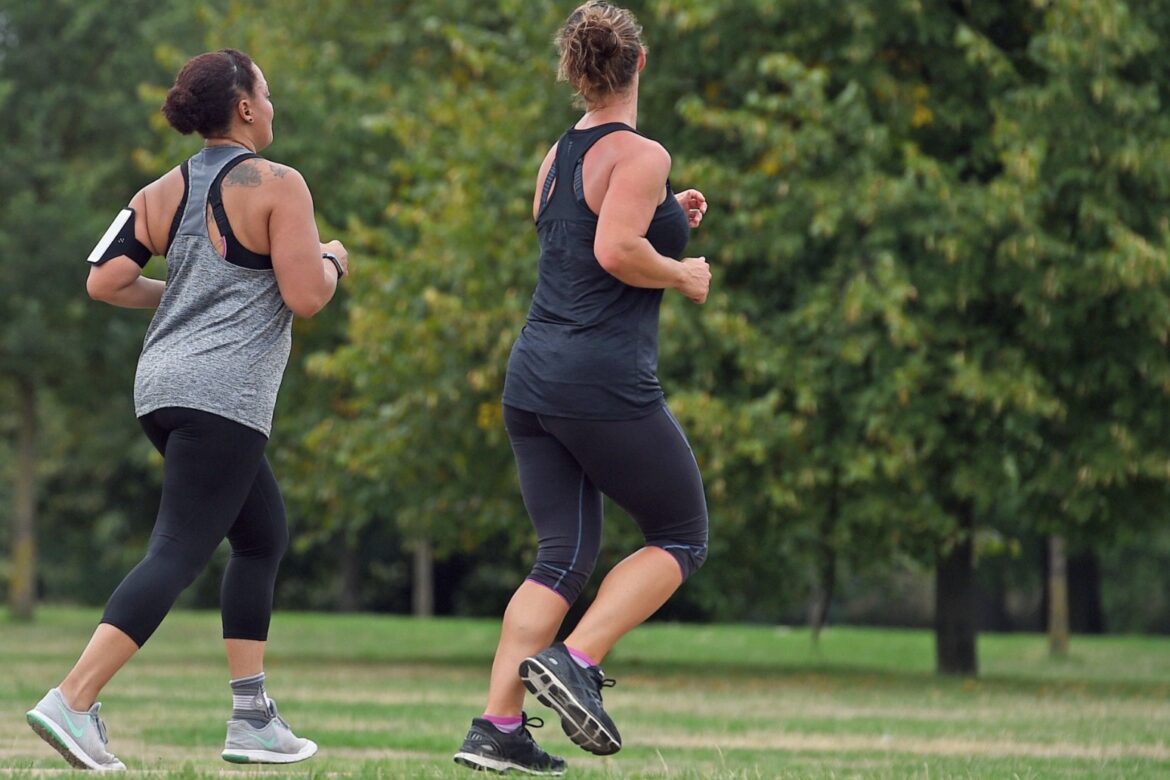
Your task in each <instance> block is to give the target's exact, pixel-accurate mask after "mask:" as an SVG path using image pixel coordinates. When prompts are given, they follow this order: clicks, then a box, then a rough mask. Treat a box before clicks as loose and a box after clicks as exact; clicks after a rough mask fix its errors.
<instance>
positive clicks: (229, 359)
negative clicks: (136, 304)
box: [134, 146, 293, 436]
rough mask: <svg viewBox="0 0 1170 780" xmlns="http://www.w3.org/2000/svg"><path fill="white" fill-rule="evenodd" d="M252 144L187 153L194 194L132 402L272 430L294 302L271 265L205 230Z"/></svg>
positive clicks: (143, 409)
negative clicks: (233, 254) (235, 165)
mask: <svg viewBox="0 0 1170 780" xmlns="http://www.w3.org/2000/svg"><path fill="white" fill-rule="evenodd" d="M243 154H249V152H248V150H247V149H243V148H241V147H238V146H212V147H207V148H205V149H203V150H202V151H201V152H199V153H198V154H196V155H195V156H194V157H192V158H191V159H190V160H189V161H188V163H187V169H188V175H187V194H186V197H185V198H184V199H183V203H182V204H181V205H180V207H179V208H180V209H182V212H181V215H176V222H177V224H178V228H177V230H175V233H174V238H173V240H172V241H171V244H170V247H169V248H168V249H167V286H166V290H165V291H164V292H163V296H162V301H161V302H160V303H159V306H158V311H157V312H155V315H154V319H153V320H151V323H150V328H148V329H147V331H146V338H145V341H144V343H143V346H142V355H141V357H139V359H138V372H137V374H136V375H135V378H134V411H135V414H137V415H138V416H139V417H142V416H143V415H145V414H149V413H150V412H153V411H155V410H156V409H162V408H164V407H168V406H179V407H185V408H189V409H198V410H200V411H204V412H211V413H212V414H218V415H220V416H221V417H226V418H227V419H229V420H233V421H235V422H238V423H241V424H242V425H246V426H248V427H249V428H254V429H256V430H258V431H260V432H261V433H263V434H264V435H265V436H268V435H269V433H270V432H271V430H272V412H273V409H274V407H275V406H276V394H277V392H278V391H279V390H280V382H281V379H282V378H283V376H284V369H285V366H286V365H287V363H288V354H289V349H290V347H291V344H292V318H293V314H292V311H291V310H290V309H289V308H288V306H287V305H285V303H284V299H283V298H281V297H280V290H279V289H278V288H277V286H276V275H275V274H274V273H273V271H272V269H271V268H266V269H254V268H245V267H243V266H240V265H233V264H232V263H231V262H229V261H228V260H227V259H225V258H224V257H222V256H220V254H219V252H217V251H216V249H215V247H214V246H213V245H212V243H211V240H210V239H209V238H208V235H207V213H208V211H207V200H208V194H209V192H210V191H211V190H212V184H213V183H217V177H218V176H219V174H220V172H221V171H223V169H224V168H225V167H226V166H228V165H229V163H231V161H232V160H234V159H235V158H237V157H239V156H240V155H243Z"/></svg>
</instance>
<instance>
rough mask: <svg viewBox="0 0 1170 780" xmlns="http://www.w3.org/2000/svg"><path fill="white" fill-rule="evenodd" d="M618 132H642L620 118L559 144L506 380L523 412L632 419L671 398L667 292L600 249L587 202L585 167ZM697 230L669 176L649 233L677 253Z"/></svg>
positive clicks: (510, 398) (572, 132)
mask: <svg viewBox="0 0 1170 780" xmlns="http://www.w3.org/2000/svg"><path fill="white" fill-rule="evenodd" d="M615 132H633V133H636V132H637V130H635V129H634V128H632V127H630V126H629V125H625V124H622V123H620V122H611V123H608V124H603V125H598V126H597V127H591V128H587V129H585V130H577V129H569V130H568V131H566V132H565V134H564V135H562V136H561V138H560V141H558V143H557V152H556V158H555V160H554V161H553V164H552V166H551V167H550V169H549V172H548V177H547V178H546V179H545V182H544V187H543V189H542V191H541V197H540V204H539V209H538V214H537V218H536V233H537V237H538V238H539V240H540V261H539V264H538V270H537V282H536V291H535V292H534V293H533V296H532V305H531V307H530V308H529V310H528V319H527V321H526V322H525V323H524V328H523V330H521V331H520V336H519V338H517V339H516V342H515V344H513V346H512V353H511V355H510V357H509V359H508V370H507V374H506V375H505V378H504V403H505V404H507V405H509V406H513V407H516V408H517V409H523V410H525V411H529V412H536V413H537V414H546V415H550V416H555V417H571V418H575V419H584V420H632V419H637V418H639V417H644V416H645V415H647V414H650V413H651V412H653V411H654V410H656V409H657V408H659V407H660V406H661V405H662V402H663V393H662V387H661V385H660V384H659V382H658V310H659V305H660V303H661V301H662V290H655V289H646V288H641V287H631V286H630V285H627V284H624V283H622V282H621V281H619V280H618V279H617V277H615V276H613V275H611V274H610V273H609V272H607V271H606V270H605V269H604V268H602V267H601V265H600V264H599V263H598V262H597V256H596V255H595V254H594V253H593V241H594V239H595V238H596V236H597V215H596V214H594V213H593V211H592V210H591V209H590V208H589V205H588V204H587V203H586V202H585V189H584V181H583V178H584V177H583V174H582V164H583V160H584V158H585V153H586V152H588V151H589V149H591V148H592V147H593V145H594V144H595V143H597V142H598V141H599V140H601V139H602V138H604V137H605V136H607V135H609V134H610V133H615ZM554 182H555V186H554ZM570 185H571V186H570ZM689 237H690V227H689V226H688V224H687V216H686V214H685V213H684V212H683V210H682V207H681V206H680V205H679V203H678V201H677V200H675V197H674V191H673V190H672V189H671V186H670V182H669V181H667V182H666V200H664V201H663V202H662V203H661V204H659V205H658V208H657V209H655V211H654V216H653V218H652V219H651V221H650V225H649V226H648V228H647V230H646V239H647V240H648V241H649V242H650V244H651V246H653V247H654V249H655V250H656V251H657V252H658V253H660V254H662V255H665V256H667V257H672V258H674V259H676V260H677V259H678V258H680V257H682V253H683V250H685V249H686V245H687V239H688V238H689Z"/></svg>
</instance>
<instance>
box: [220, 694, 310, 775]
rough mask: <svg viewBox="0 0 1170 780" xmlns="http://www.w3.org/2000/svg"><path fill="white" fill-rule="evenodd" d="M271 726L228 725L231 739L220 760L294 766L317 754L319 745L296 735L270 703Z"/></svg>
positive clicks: (231, 722) (274, 704)
mask: <svg viewBox="0 0 1170 780" xmlns="http://www.w3.org/2000/svg"><path fill="white" fill-rule="evenodd" d="M268 714H269V716H270V718H269V721H268V723H266V724H264V725H263V726H254V725H252V724H251V723H249V722H248V721H246V720H235V719H233V720H229V721H228V722H227V739H226V740H224V743H223V752H222V753H220V756H221V757H222V758H223V760H224V761H230V762H231V763H233V764H293V763H296V762H297V761H304V760H305V759H306V758H310V757H312V756H313V754H314V753H316V752H317V743H316V742H314V741H313V740H311V739H301V738H300V737H298V736H297V735H296V734H293V733H292V729H291V728H289V725H288V724H287V723H285V721H284V718H282V717H280V715H278V714H277V712H276V702H274V701H272V699H268Z"/></svg>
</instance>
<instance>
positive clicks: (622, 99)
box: [578, 88, 638, 127]
mask: <svg viewBox="0 0 1170 780" xmlns="http://www.w3.org/2000/svg"><path fill="white" fill-rule="evenodd" d="M607 122H622V123H623V124H627V125H629V126H630V127H637V126H638V90H637V89H636V88H634V89H631V90H630V91H629V92H626V93H624V94H622V95H614V96H613V97H611V98H610V99H609V100H607V101H606V102H604V103H595V104H592V105H589V106H587V110H586V111H585V116H583V117H581V121H580V122H579V123H578V124H580V125H582V126H584V127H596V126H597V125H603V124H606V123H607Z"/></svg>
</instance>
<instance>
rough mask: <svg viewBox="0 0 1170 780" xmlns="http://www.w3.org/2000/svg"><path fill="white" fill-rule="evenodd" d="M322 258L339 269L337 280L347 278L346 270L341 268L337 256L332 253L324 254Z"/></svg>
mask: <svg viewBox="0 0 1170 780" xmlns="http://www.w3.org/2000/svg"><path fill="white" fill-rule="evenodd" d="M321 257H323V258H325V259H326V260H328V261H329V262H331V263H333V267H334V268H336V269H337V278H338V279H340V278H341V277H343V276H345V269H344V268H342V267H341V261H340V260H338V259H337V255H335V254H333V253H332V252H322V253H321Z"/></svg>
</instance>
